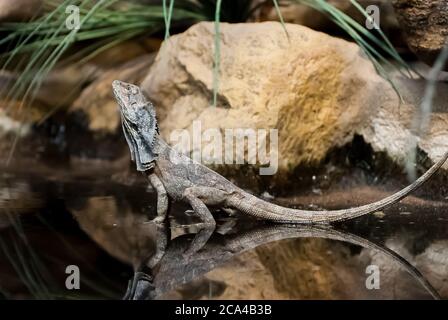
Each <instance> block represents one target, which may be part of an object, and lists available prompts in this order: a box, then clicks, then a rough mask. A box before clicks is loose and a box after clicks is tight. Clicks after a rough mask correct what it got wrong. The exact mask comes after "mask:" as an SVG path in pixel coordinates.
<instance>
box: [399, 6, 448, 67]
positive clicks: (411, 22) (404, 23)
mask: <svg viewBox="0 0 448 320" xmlns="http://www.w3.org/2000/svg"><path fill="white" fill-rule="evenodd" d="M392 4H393V6H394V8H395V11H396V13H397V18H398V21H399V23H400V26H401V27H402V29H403V31H404V32H405V34H406V40H407V43H408V45H409V47H410V49H411V50H412V51H413V52H414V53H415V54H416V55H417V56H418V57H419V58H420V59H421V60H423V61H425V62H426V63H428V64H432V63H433V62H434V60H435V59H436V58H437V56H438V54H439V52H440V50H441V49H442V48H443V46H444V44H445V43H446V42H447V41H448V2H447V1H446V0H412V1H409V0H393V1H392ZM447 67H448V65H447ZM445 70H448V69H445Z"/></svg>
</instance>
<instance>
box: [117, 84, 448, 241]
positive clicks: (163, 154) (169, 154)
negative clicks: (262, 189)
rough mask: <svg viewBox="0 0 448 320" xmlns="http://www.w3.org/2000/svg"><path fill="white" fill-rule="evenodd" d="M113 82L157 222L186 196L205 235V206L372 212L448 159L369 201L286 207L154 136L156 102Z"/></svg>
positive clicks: (286, 218)
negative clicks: (152, 194) (152, 193)
mask: <svg viewBox="0 0 448 320" xmlns="http://www.w3.org/2000/svg"><path fill="white" fill-rule="evenodd" d="M112 86H113V90H114V94H115V97H116V99H117V102H118V104H119V106H120V111H121V115H122V120H123V123H124V124H126V125H123V129H124V132H125V136H126V139H127V141H128V144H129V147H130V149H131V152H132V154H133V159H137V160H136V162H137V170H139V171H144V172H145V173H146V174H147V176H148V179H149V181H150V182H151V184H152V185H153V186H154V188H155V189H156V190H157V193H158V203H157V211H158V212H157V213H158V217H157V218H156V222H162V221H164V219H165V218H166V214H167V209H168V199H170V198H171V199H173V200H175V201H185V202H188V203H189V204H190V205H191V207H192V208H193V210H194V211H195V213H196V214H197V215H198V216H199V218H200V219H201V220H202V221H203V224H204V227H206V228H208V231H204V232H206V233H207V234H209V236H210V235H211V233H212V232H213V229H214V226H215V220H214V218H213V216H212V214H211V213H210V211H209V210H208V208H207V206H219V207H222V208H230V209H236V210H238V211H240V212H242V213H245V214H247V215H250V216H253V217H256V218H259V219H264V220H270V221H273V222H277V223H294V224H317V223H331V222H336V221H343V220H348V219H353V218H356V217H359V216H362V215H365V214H369V213H373V212H376V211H378V210H381V209H384V208H386V207H388V206H390V205H392V204H394V203H396V202H398V201H400V200H401V199H403V198H404V197H406V196H407V195H409V193H411V192H412V191H414V190H416V189H417V188H418V187H420V186H421V185H422V184H423V183H425V182H426V181H427V180H428V179H429V178H430V177H431V176H432V175H433V174H434V173H436V172H437V170H438V169H439V168H440V167H441V166H442V165H443V163H444V162H445V161H446V160H447V158H448V152H447V153H446V154H445V155H444V156H443V157H442V159H440V160H439V161H438V162H437V163H436V164H434V165H433V166H432V167H431V168H430V169H429V170H428V171H427V172H426V173H425V174H423V175H422V176H421V177H420V178H418V179H417V180H416V181H415V182H413V183H412V184H411V185H409V186H407V187H406V188H404V189H402V190H400V191H398V192H397V193H395V194H393V195H391V196H389V197H387V198H384V199H382V200H379V201H377V202H374V203H371V204H367V205H363V206H360V207H356V208H350V209H343V210H321V211H310V210H297V209H291V208H285V207H281V206H278V205H275V204H272V203H269V202H266V201H264V200H261V199H259V198H257V197H255V196H253V195H251V194H249V193H247V192H245V191H244V190H242V189H240V188H238V187H237V186H235V185H234V184H232V183H231V182H230V181H229V180H227V179H226V178H224V177H222V176H221V175H219V174H218V173H216V172H214V171H213V170H211V169H209V168H207V167H205V166H203V165H201V164H200V163H197V162H195V161H193V160H192V159H190V158H189V157H186V156H184V155H182V154H180V153H178V152H176V151H175V150H174V149H172V148H171V147H170V146H169V145H168V144H166V143H165V141H163V140H162V138H161V137H160V136H159V135H158V132H157V130H156V129H155V128H156V124H157V122H156V118H155V110H154V107H153V105H152V104H151V103H150V102H149V101H147V100H146V98H145V97H144V95H143V93H142V92H141V90H140V88H139V87H138V86H135V85H132V84H128V83H124V82H121V81H117V80H116V81H114V82H113V85H112ZM136 119H137V120H136ZM147 124H152V125H147ZM136 142H137V143H136ZM142 146H143V147H142ZM140 159H145V161H146V162H144V163H141V161H140ZM139 161H140V162H139ZM147 168H149V169H147ZM210 229H211V231H210ZM200 246H201V243H198V245H197V248H200Z"/></svg>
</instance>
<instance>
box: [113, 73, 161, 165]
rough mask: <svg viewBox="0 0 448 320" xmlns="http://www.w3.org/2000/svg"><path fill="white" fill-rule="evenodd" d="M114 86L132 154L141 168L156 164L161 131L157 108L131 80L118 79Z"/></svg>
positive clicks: (125, 134) (124, 130)
mask: <svg viewBox="0 0 448 320" xmlns="http://www.w3.org/2000/svg"><path fill="white" fill-rule="evenodd" d="M112 89H113V92H114V95H115V99H116V100H117V103H118V106H119V109H120V114H121V124H122V127H123V132H124V136H125V138H126V141H127V143H128V145H129V149H130V151H131V158H132V160H133V161H134V162H135V164H136V166H137V170H138V171H146V170H149V169H151V168H152V167H153V166H154V161H155V160H156V158H157V152H156V150H155V146H156V140H157V135H158V127H157V119H156V112H155V109H154V106H153V104H152V103H151V102H150V101H148V100H147V99H146V97H145V96H144V95H143V92H142V91H141V89H140V88H139V87H138V86H136V85H134V84H130V83H126V82H122V81H119V80H115V81H114V82H112Z"/></svg>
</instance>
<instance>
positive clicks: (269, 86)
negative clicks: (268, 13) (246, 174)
mask: <svg viewBox="0 0 448 320" xmlns="http://www.w3.org/2000/svg"><path fill="white" fill-rule="evenodd" d="M286 27H287V29H288V33H289V37H290V41H289V42H288V39H287V38H286V36H285V34H284V32H283V29H282V27H281V25H280V24H279V23H275V22H264V23H250V24H225V23H223V24H222V25H221V39H222V42H221V65H220V77H219V91H218V105H217V107H216V108H214V107H211V106H210V105H211V100H212V96H213V71H212V70H213V67H212V65H213V50H212V48H213V41H214V38H213V37H214V27H213V24H212V23H206V22H204V23H199V24H197V25H195V26H193V27H191V28H190V29H189V30H187V31H186V32H185V33H183V34H180V35H176V36H173V37H171V38H170V40H169V41H167V42H166V43H165V44H164V45H163V46H162V48H161V50H160V52H159V54H158V56H157V58H156V60H155V62H154V64H153V66H152V67H151V69H150V71H149V74H148V75H147V77H146V78H145V80H144V81H143V83H142V87H143V89H144V90H146V92H147V93H148V95H149V97H150V98H151V99H152V100H154V101H155V102H156V105H157V108H158V110H157V111H158V116H159V122H160V128H161V133H162V136H163V137H164V138H165V139H166V140H168V141H170V134H171V133H172V132H173V131H174V130H176V129H187V130H190V131H191V130H192V122H193V120H200V121H201V125H202V130H206V129H207V128H218V129H220V130H221V131H223V129H227V128H253V129H257V128H258V129H259V128H263V129H271V128H276V129H278V132H279V148H278V149H279V170H280V172H282V171H283V172H289V171H290V170H291V168H294V167H296V166H298V165H300V164H313V163H318V162H319V161H321V160H322V159H323V158H324V157H325V155H326V154H327V153H328V152H329V151H330V150H331V149H333V148H335V147H338V146H341V145H344V144H345V143H347V142H349V141H351V139H352V137H353V135H354V134H355V133H356V134H360V135H363V136H364V138H365V140H366V141H367V142H368V143H371V144H372V146H373V148H374V150H376V151H386V152H387V153H388V154H389V155H390V156H391V157H392V158H393V159H395V160H396V161H398V162H402V161H403V160H404V159H405V158H406V154H407V153H408V142H409V137H410V132H411V131H410V126H411V124H412V121H413V117H414V115H415V114H416V112H417V110H418V107H419V103H420V100H421V97H422V95H423V90H424V87H425V84H426V83H425V81H423V80H410V79H404V78H400V77H395V79H394V81H395V82H396V84H397V86H398V87H399V88H400V91H401V93H402V94H403V96H404V98H405V101H406V102H405V103H404V104H402V105H400V104H399V100H398V96H397V94H396V92H395V91H394V90H393V89H392V87H391V86H390V84H389V83H388V82H387V81H386V80H384V79H383V78H381V77H380V76H379V75H378V74H377V73H376V71H375V69H374V67H373V66H372V64H371V62H370V61H369V60H368V59H367V58H365V57H364V55H363V53H362V51H361V50H360V49H359V47H358V46H357V45H355V44H353V43H350V42H347V41H344V40H341V39H337V38H333V37H331V36H328V35H326V34H323V33H319V32H316V31H313V30H311V29H308V28H306V27H303V26H299V25H291V24H287V26H286ZM444 88H446V85H445V84H440V94H439V95H437V96H436V101H435V104H434V112H433V114H432V115H431V129H430V130H429V132H428V133H427V134H426V135H425V136H424V137H422V138H421V139H419V147H420V148H421V149H422V150H424V151H425V152H427V153H428V155H429V157H430V159H431V160H433V161H436V160H437V159H439V158H440V157H441V156H442V154H443V153H444V152H445V150H447V149H448V145H447V141H448V130H447V129H446V128H447V126H446V123H447V121H448V113H447V109H446V106H444V105H443V101H446V97H445V93H447V92H448V90H446V89H444ZM444 97H445V98H444ZM391 137H393V138H391ZM206 143H207V142H204V143H203V146H204V145H205V144H206ZM191 147H192V146H191ZM246 160H247V159H246Z"/></svg>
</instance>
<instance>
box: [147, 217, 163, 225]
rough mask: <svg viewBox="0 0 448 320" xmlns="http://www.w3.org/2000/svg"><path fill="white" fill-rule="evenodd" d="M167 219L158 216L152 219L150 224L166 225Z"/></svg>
mask: <svg viewBox="0 0 448 320" xmlns="http://www.w3.org/2000/svg"><path fill="white" fill-rule="evenodd" d="M165 218H166V217H164V216H163V217H162V216H157V217H155V218H154V219H152V220H151V221H150V222H151V223H155V224H163V223H165Z"/></svg>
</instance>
